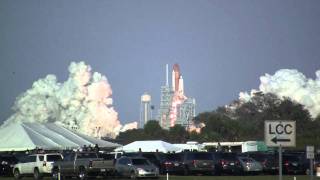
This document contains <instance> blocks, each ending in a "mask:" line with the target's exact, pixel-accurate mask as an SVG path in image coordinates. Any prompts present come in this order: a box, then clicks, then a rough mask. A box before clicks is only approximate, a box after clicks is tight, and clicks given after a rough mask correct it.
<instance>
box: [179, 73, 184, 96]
mask: <svg viewBox="0 0 320 180" xmlns="http://www.w3.org/2000/svg"><path fill="white" fill-rule="evenodd" d="M183 86H184V84H183V78H182V76H180V78H179V92H180V93H181V94H184V87H183Z"/></svg>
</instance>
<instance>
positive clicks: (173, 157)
mask: <svg viewBox="0 0 320 180" xmlns="http://www.w3.org/2000/svg"><path fill="white" fill-rule="evenodd" d="M166 159H167V160H169V161H181V156H180V154H167V155H166Z"/></svg>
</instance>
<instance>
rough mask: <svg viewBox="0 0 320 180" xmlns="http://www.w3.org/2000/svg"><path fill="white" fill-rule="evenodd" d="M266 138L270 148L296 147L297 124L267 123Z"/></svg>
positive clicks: (283, 122)
mask: <svg viewBox="0 0 320 180" xmlns="http://www.w3.org/2000/svg"><path fill="white" fill-rule="evenodd" d="M264 138H265V143H266V145H267V146H270V147H279V146H282V147H295V146H296V122H295V121H281V120H275V121H265V122H264Z"/></svg>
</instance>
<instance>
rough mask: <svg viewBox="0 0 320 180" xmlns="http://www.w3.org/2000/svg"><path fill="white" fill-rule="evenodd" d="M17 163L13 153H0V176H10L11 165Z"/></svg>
mask: <svg viewBox="0 0 320 180" xmlns="http://www.w3.org/2000/svg"><path fill="white" fill-rule="evenodd" d="M16 163H18V159H17V158H16V157H15V156H14V155H10V154H2V155H0V176H12V175H13V174H12V172H13V171H12V170H13V166H14V165H15V164H16Z"/></svg>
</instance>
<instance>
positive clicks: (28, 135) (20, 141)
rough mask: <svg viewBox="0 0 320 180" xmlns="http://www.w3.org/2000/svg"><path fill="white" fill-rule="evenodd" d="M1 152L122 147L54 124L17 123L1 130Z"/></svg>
mask: <svg viewBox="0 0 320 180" xmlns="http://www.w3.org/2000/svg"><path fill="white" fill-rule="evenodd" d="M0 142H1V143H0V151H12V150H13V151H24V150H27V149H29V150H31V149H35V148H41V149H46V150H62V149H74V148H80V147H83V146H84V145H87V146H88V145H91V146H94V145H95V144H98V146H99V147H102V148H116V147H119V146H121V145H119V144H115V143H111V142H108V141H104V140H100V139H96V138H93V137H89V136H86V135H83V134H80V133H76V132H73V131H70V130H68V129H66V128H64V127H61V126H59V125H57V124H54V123H46V124H39V123H17V124H11V125H8V126H6V127H3V128H1V129H0Z"/></svg>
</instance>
